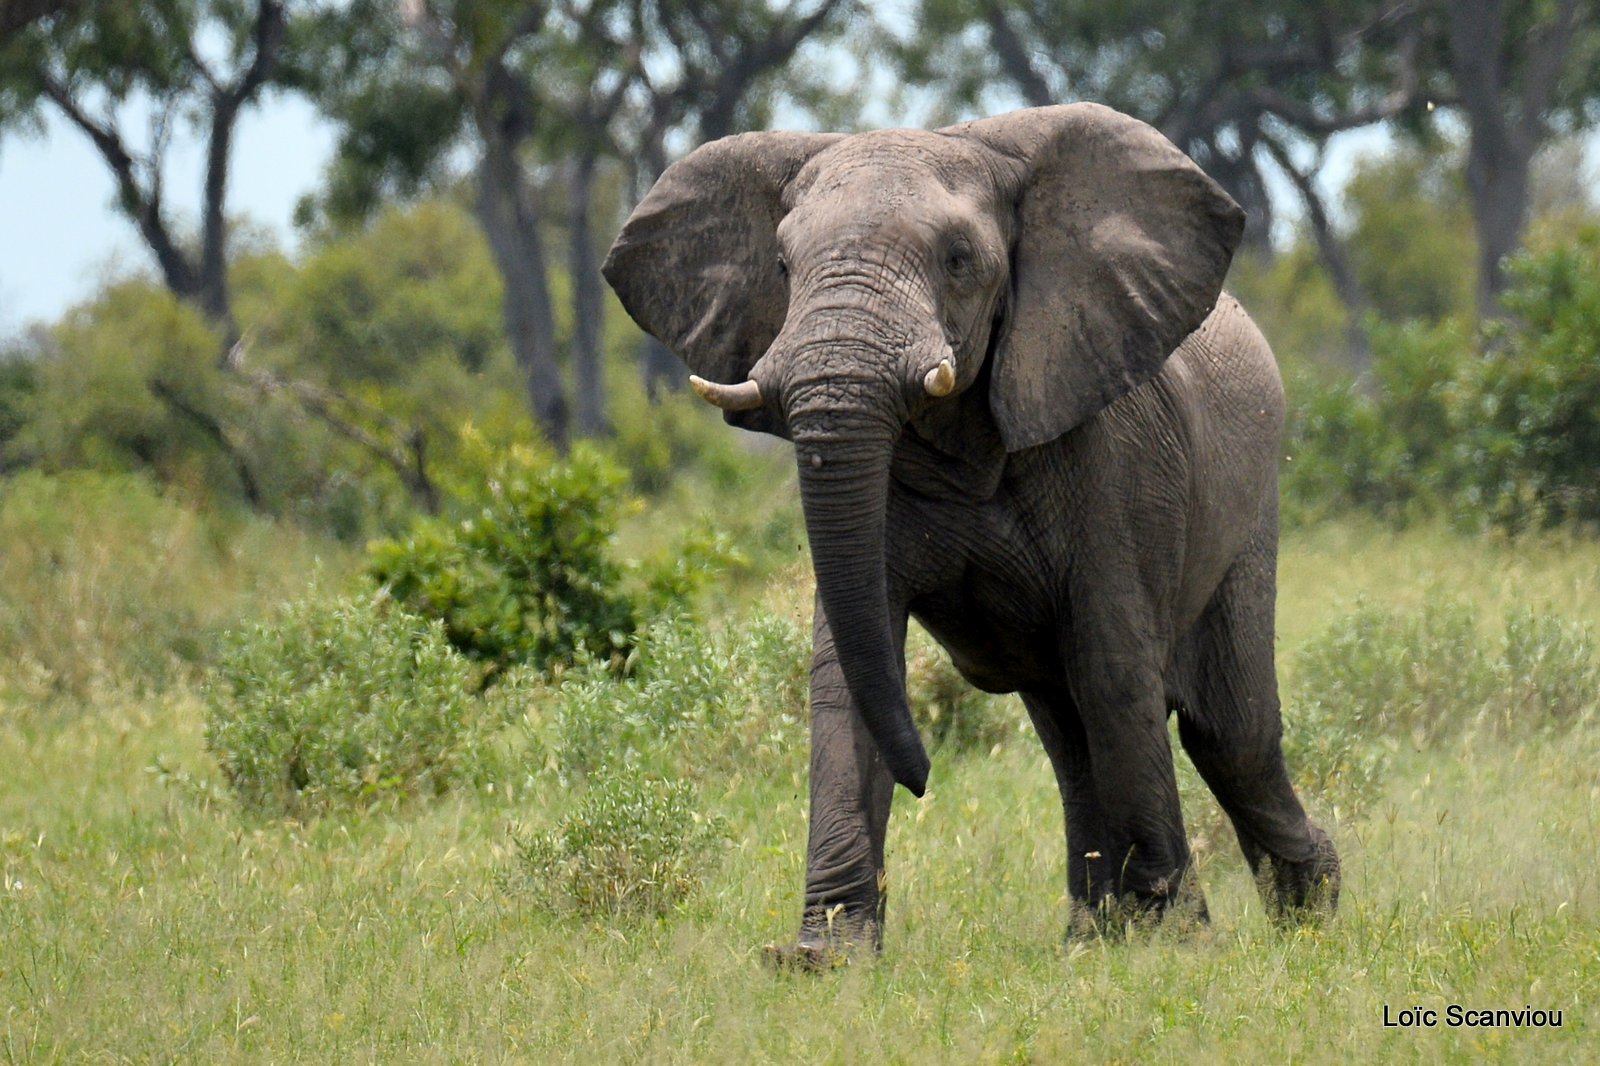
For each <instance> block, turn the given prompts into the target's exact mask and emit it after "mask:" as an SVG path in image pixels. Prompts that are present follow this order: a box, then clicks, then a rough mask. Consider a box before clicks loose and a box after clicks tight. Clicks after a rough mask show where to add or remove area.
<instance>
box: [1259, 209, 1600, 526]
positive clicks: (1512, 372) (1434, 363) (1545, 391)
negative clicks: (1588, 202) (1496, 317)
mask: <svg viewBox="0 0 1600 1066" xmlns="http://www.w3.org/2000/svg"><path fill="white" fill-rule="evenodd" d="M1510 273H1511V277H1512V285H1511V288H1510V289H1509V290H1508V292H1507V293H1506V296H1505V306H1506V308H1507V310H1508V311H1509V312H1510V313H1511V317H1510V318H1509V319H1508V320H1506V321H1503V322H1496V323H1492V324H1491V325H1490V326H1489V327H1488V328H1487V331H1486V333H1487V336H1486V338H1485V339H1486V341H1487V343H1484V342H1483V341H1481V340H1480V339H1478V338H1474V337H1472V336H1470V335H1469V333H1468V331H1467V330H1466V329H1465V328H1464V327H1463V326H1462V325H1461V324H1460V320H1451V319H1444V320H1440V321H1437V322H1431V323H1426V324H1424V323H1420V322H1412V323H1408V324H1405V325H1398V326H1397V325H1392V324H1385V323H1382V322H1377V323H1375V324H1374V326H1373V329H1372V341H1373V369H1372V376H1371V380H1370V382H1368V383H1366V384H1365V385H1364V386H1361V387H1358V386H1357V385H1356V384H1354V383H1350V382H1345V383H1335V384H1332V385H1330V384H1327V383H1324V382H1320V381H1318V380H1317V379H1316V378H1315V377H1313V376H1311V375H1309V374H1293V375H1291V376H1290V381H1289V398H1290V412H1289V425H1288V430H1287V433H1286V442H1285V453H1286V455H1287V460H1286V462H1285V463H1284V465H1283V471H1282V487H1283V499H1284V513H1285V515H1286V517H1287V518H1288V519H1289V520H1291V521H1294V520H1305V519H1315V518H1320V517H1322V516H1324V515H1326V514H1328V513H1330V512H1336V511H1339V510H1341V509H1345V508H1352V507H1353V508H1360V509H1363V510H1366V511H1369V512H1372V513H1374V514H1377V515H1380V516H1382V517H1384V518H1386V519H1389V520H1391V521H1396V522H1404V521H1406V520H1408V519H1410V518H1413V517H1416V516H1418V515H1422V514H1429V513H1438V512H1443V513H1446V514H1448V515H1449V516H1450V519H1451V521H1452V522H1453V523H1454V524H1455V525H1456V526H1458V527H1459V528H1461V529H1464V530H1467V531H1473V532H1476V531H1482V530H1485V529H1490V528H1493V529H1498V530H1501V531H1504V532H1507V533H1512V534H1515V533H1518V532H1521V531H1523V530H1526V529H1532V528H1539V527H1548V526H1554V525H1560V524H1563V523H1574V524H1578V525H1583V526H1587V527H1590V528H1600V226H1590V227H1588V228H1586V229H1583V230H1580V231H1579V232H1578V234H1577V235H1576V236H1575V237H1574V238H1573V239H1572V240H1571V241H1569V243H1567V244H1566V245H1564V246H1562V247H1560V248H1557V249H1555V250H1553V251H1549V252H1545V253H1542V254H1539V255H1534V256H1524V257H1522V258H1521V259H1519V260H1517V261H1515V262H1514V263H1513V264H1512V267H1511V271H1510Z"/></svg>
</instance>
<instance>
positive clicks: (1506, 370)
mask: <svg viewBox="0 0 1600 1066" xmlns="http://www.w3.org/2000/svg"><path fill="white" fill-rule="evenodd" d="M1510 273H1511V278H1512V284H1511V288H1510V290H1509V291H1508V292H1507V293H1506V296H1505V305H1506V309H1507V310H1508V311H1509V312H1510V313H1511V314H1512V315H1513V316H1514V317H1513V319H1512V323H1511V324H1510V325H1509V326H1508V327H1507V328H1506V332H1505V334H1504V335H1503V336H1502V337H1501V338H1498V339H1499V340H1501V341H1502V343H1500V344H1498V345H1495V346H1492V347H1491V351H1490V353H1489V354H1488V356H1487V357H1486V358H1485V359H1484V360H1483V361H1482V362H1481V363H1480V364H1479V365H1478V366H1476V367H1474V368H1473V373H1472V374H1471V375H1470V377H1468V378H1467V380H1466V382H1465V383H1464V384H1465V388H1464V392H1465V395H1464V397H1463V402H1462V405H1461V406H1462V411H1461V415H1460V422H1461V426H1460V433H1459V436H1458V444H1457V448H1458V450H1459V452H1460V462H1461V465H1462V467H1463V468H1464V469H1466V470H1468V471H1471V472H1472V474H1473V476H1472V477H1471V480H1470V481H1469V482H1468V483H1467V499H1468V501H1469V502H1470V503H1471V504H1472V505H1473V506H1474V507H1476V508H1479V509H1481V511H1482V513H1483V515H1484V517H1485V518H1486V519H1487V520H1488V521H1489V522H1492V523H1493V524H1494V525H1496V526H1498V527H1500V528H1502V529H1505V530H1507V531H1509V532H1516V531H1519V530H1522V529H1526V528H1530V527H1536V526H1552V525H1558V524H1561V523H1563V522H1576V523H1580V524H1583V525H1587V526H1590V527H1600V226H1589V227H1587V228H1585V229H1584V230H1581V231H1580V232H1579V233H1578V234H1577V235H1576V236H1575V238H1574V239H1573V240H1572V241H1570V242H1569V243H1568V244H1566V245H1565V246H1563V247H1560V248H1557V249H1554V250H1552V251H1550V252H1547V253H1544V254H1542V255H1538V256H1530V257H1524V258H1521V259H1519V260H1516V261H1515V262H1514V263H1513V265H1512V267H1511V271H1510Z"/></svg>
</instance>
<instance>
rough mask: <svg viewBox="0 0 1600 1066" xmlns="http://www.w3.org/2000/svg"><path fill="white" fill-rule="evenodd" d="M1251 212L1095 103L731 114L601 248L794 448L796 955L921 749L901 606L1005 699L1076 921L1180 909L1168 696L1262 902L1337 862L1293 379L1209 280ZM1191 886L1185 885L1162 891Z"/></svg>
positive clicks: (865, 871)
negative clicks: (805, 796) (1297, 474)
mask: <svg viewBox="0 0 1600 1066" xmlns="http://www.w3.org/2000/svg"><path fill="white" fill-rule="evenodd" d="M1242 227H1243V213H1242V212H1241V211H1240V210H1239V208H1238V206H1237V205H1236V204H1234V202H1233V201H1232V200H1231V199H1229V198H1228V196H1227V195H1226V194H1225V193H1224V192H1222V190H1221V189H1220V188H1218V187H1217V185H1216V184H1214V183H1213V182H1212V181H1211V179H1210V178H1208V177H1207V176H1206V175H1205V174H1204V173H1203V172H1202V171H1201V170H1200V169H1199V168H1198V167H1197V166H1195V164H1194V163H1193V162H1192V161H1191V160H1189V159H1188V158H1187V157H1186V156H1185V155H1183V153H1181V152H1180V151H1179V150H1178V149H1177V148H1175V147H1174V146H1173V145H1172V144H1171V143H1169V142H1168V141H1166V140H1165V139H1164V138H1163V137H1162V136H1161V135H1160V134H1158V133H1157V132H1156V131H1155V130H1153V129H1151V128H1150V127H1148V126H1146V125H1144V124H1143V123H1141V122H1138V121H1136V120H1134V119H1131V118H1129V117H1127V116H1125V115H1122V114H1119V113H1117V112H1115V111H1112V110H1110V109H1108V108H1104V107H1100V106H1097V105H1092V104H1074V105H1067V106H1059V107H1045V108H1036V109H1031V110H1024V111H1017V112H1013V113H1011V114H1007V115H1001V116H999V117H996V118H990V119H984V120H980V121H976V122H968V123H964V124H962V125H958V126H951V127H949V128H946V129H942V130H938V131H934V132H927V131H918V130H882V131H874V132H868V133H859V134H854V135H843V134H811V133H749V134H742V135H739V136H735V137H728V138H725V139H723V140H719V141H716V142H713V143H710V144H707V145H705V146H703V147H701V148H699V149H697V150H696V151H694V152H692V153H690V154H689V155H688V156H687V157H685V158H684V159H683V160H682V161H680V162H678V163H677V164H675V165H674V166H672V167H670V168H669V169H668V170H667V171H666V172H665V173H664V174H663V175H662V176H661V179H660V180H659V181H658V182H657V183H656V185H655V187H654V188H653V189H652V190H651V191H650V192H649V194H648V195H647V196H646V197H645V198H644V200H643V201H642V202H641V203H640V204H639V206H638V208H637V210H635V211H634V212H633V215H632V217H631V218H630V219H629V220H628V222H627V224H626V226H625V227H624V228H623V230H622V233H621V234H620V235H619V236H618V238H617V240H616V243H615V245H614V246H613V247H612V249H611V252H610V255H609V257H608V259H607V261H606V264H605V267H604V270H605V276H606V278H607V279H608V280H609V281H610V283H611V285H612V287H613V288H615V289H616V291H617V293H618V295H619V296H620V297H621V300H622V303H623V306H624V307H626V308H627V310H628V312H629V313H630V314H631V315H632V316H633V317H634V319H635V320H637V321H638V323H639V324H640V325H641V326H642V327H643V328H644V329H645V330H647V331H649V332H650V333H652V334H654V335H655V336H656V337H658V338H660V339H661V340H662V341H663V342H665V343H666V344H667V345H668V346H669V347H670V348H672V349H673V350H674V351H676V352H677V353H678V355H679V356H680V357H682V359H683V360H684V362H686V363H687V364H688V365H689V367H690V369H691V370H693V371H694V374H695V376H694V377H692V378H691V379H690V380H691V383H692V384H693V385H694V387H695V390H696V391H697V392H698V393H699V394H700V395H701V396H703V397H704V398H705V399H707V400H709V401H710V402H711V403H713V404H715V405H717V406H718V407H720V408H722V409H723V411H724V412H725V417H726V419H727V421H729V422H730V423H732V424H734V425H737V426H742V427H745V428H749V429H756V430H763V431H766V432H769V433H774V434H778V435H780V436H783V437H786V438H788V439H790V440H792V441H793V442H794V449H795V455H796V458H797V460H798V465H799V483H800V494H801V501H802V505H803V509H804V513H805V522H806V530H807V534H808V537H809V539H810V546H811V554H812V559H813V562H814V563H815V569H816V579H817V598H816V614H815V632H814V651H813V665H812V682H811V707H812V712H811V713H812V721H811V825H810V841H809V845H808V855H807V861H806V888H805V906H804V910H803V912H802V918H801V923H800V935H799V940H798V943H797V944H795V945H793V946H786V947H785V948H784V949H781V950H780V951H779V957H780V958H788V959H794V958H798V959H813V960H814V959H817V958H819V957H822V956H823V955H825V954H827V953H829V952H831V951H832V950H834V949H837V948H838V947H839V946H841V944H843V943H852V944H856V943H871V944H874V945H878V946H880V947H881V937H882V921H883V900H884V882H885V878H884V863H883V854H884V833H885V828H886V825H887V822H888V816H889V806H890V800H891V798H892V794H893V790H894V784H895V782H899V783H900V784H901V785H904V786H905V787H906V789H908V790H909V791H910V792H911V793H912V794H914V795H917V796H921V795H922V793H923V789H924V787H925V784H926V781H927V776H928V770H929V762H928V756H927V754H926V752H925V750H924V748H923V744H922V741H921V739H920V737H919V736H918V734H917V731H916V728H915V726H914V725H913V722H912V718H911V714H910V712H909V709H908V706H907V703H906V694H905V655H904V642H905V636H906V625H907V619H908V617H909V616H914V617H916V618H917V619H918V620H919V621H920V622H921V623H922V624H923V626H924V627H926V628H927V630H928V631H929V632H930V633H931V634H933V636H934V637H935V638H936V639H937V640H938V641H939V642H940V643H941V644H943V645H944V647H945V648H946V649H948V650H949V652H950V655H951V657H952V659H953V661H954V662H955V664H956V666H957V668H958V669H960V671H961V673H962V674H963V675H964V676H965V677H966V678H967V679H968V680H969V681H970V682H971V683H972V684H974V685H976V686H978V687H979V688H981V689H983V690H985V691H988V692H1018V693H1021V695H1022V699H1023V702H1024V703H1025V705H1026V707H1027V709H1028V713H1029V715H1030V716H1031V718H1032V721H1033V724H1034V726H1035V728H1036V729H1037V732H1038V735H1039V737H1040V739H1041V740H1042V741H1043V743H1044V746H1045V749H1046V751H1047V752H1048V753H1049V757H1050V760H1051V762H1052V764H1053V766H1054V770H1055V776H1056V780H1057V784H1058V785H1059V788H1060V791H1061V798H1062V803H1063V806H1064V808H1065V813H1066V824H1067V831H1066V837H1067V847H1068V863H1067V870H1068V889H1069V898H1070V900H1071V918H1070V925H1069V930H1071V931H1087V932H1094V931H1096V930H1099V931H1105V930H1110V929H1120V928H1122V927H1123V924H1124V923H1125V922H1126V921H1127V920H1129V919H1130V918H1135V917H1139V918H1143V917H1149V918H1159V917H1161V916H1162V915H1164V914H1170V913H1173V912H1174V911H1182V912H1184V913H1188V914H1192V915H1195V916H1197V917H1199V918H1201V919H1203V918H1204V917H1205V901H1204V897H1203V895H1202V893H1201V891H1200V889H1199V887H1198V885H1197V884H1196V882H1195V878H1194V877H1193V875H1192V869H1191V859H1190V852H1189V845H1188V840H1187V838H1186V836H1185V833H1184V826H1183V816H1182V813H1181V811H1180V809H1179V802H1178V791H1177V785H1176V782H1175V779H1174V775H1173V762H1172V750H1171V745H1170V744H1169V742H1168V734H1167V718H1168V715H1169V714H1172V713H1176V714H1177V715H1178V723H1179V734H1180V737H1181V739H1182V743H1183V746H1184V749H1185V750H1186V751H1187V752H1188V753H1189V755H1190V757H1191V758H1192V759H1193V761H1194V763H1195V765H1196V767H1198V769H1199V770H1200V773H1201V774H1202V776H1203V777H1204V779H1205V781H1206V783H1207V784H1208V786H1209V787H1210V788H1211V789H1212V790H1213V791H1214V792H1215V794H1216V796H1217V798H1218V800H1219V801H1220V802H1221V805H1222V807H1223V808H1224V809H1225V810H1226V811H1227V813H1228V815H1229V816H1230V818H1231V819H1232V821H1233V824H1234V826H1235V828H1236V829H1237V830H1238V836H1239V841H1240V843H1241V845H1242V847H1243V850H1244V854H1245V856H1246V858H1247V860H1248V861H1249V863H1250V865H1251V867H1252V868H1253V869H1255V871H1256V873H1257V877H1258V881H1259V882H1260V883H1261V885H1262V886H1263V892H1264V894H1265V895H1266V896H1267V897H1268V899H1269V902H1270V904H1271V905H1272V906H1273V907H1274V908H1275V909H1276V910H1277V912H1278V913H1280V914H1282V915H1288V916H1292V915H1300V914H1307V913H1314V912H1317V911H1320V910H1324V909H1331V908H1332V906H1333V904H1334V902H1335V900H1336V897H1337V892H1338V883H1339V863H1338V857H1337V854H1336V852H1335V850H1334V848H1333V846H1332V844H1331V842H1330V841H1329V839H1328V837H1327V835H1326V834H1325V833H1323V832H1322V830H1321V829H1319V828H1318V827H1317V826H1316V825H1314V824H1313V823H1311V822H1310V821H1309V820H1308V819H1307V817H1306V815H1305V812H1304V810H1303V809H1302V808H1301V805H1300V802H1299V800H1298V798H1297V797H1296V796H1295V793H1294V790H1293V788H1292V786H1291V785H1290V781H1289V777H1288V773H1287V771H1286V769H1285V766H1284V760H1283V755H1282V751H1281V748H1280V742H1279V741H1280V735H1281V732H1282V728H1281V724H1280V719H1279V708H1278V694H1277V683H1276V679H1275V676H1274V671H1273V610H1274V595H1275V584H1276V567H1277V480H1276V478H1277V475H1276V469H1277V463H1276V461H1277V457H1278V447H1279V437H1280V433H1281V429H1282V424H1283V412H1284V405H1283V392H1282V385H1281V382H1280V379H1279V376H1278V371H1277V367H1276V363H1275V361H1274V359H1273V356H1272V353H1271V350H1270V349H1269V348H1268V347H1267V344H1266V342H1265V341H1264V340H1263V339H1262V337H1261V334H1260V333H1259V332H1258V331H1257V330H1256V328H1255V326H1254V324H1253V323H1252V322H1251V321H1250V319H1249V317H1247V315H1246V314H1245V312H1244V311H1243V310H1242V309H1241V308H1240V307H1239V305H1238V304H1237V303H1236V302H1235V301H1234V300H1233V299H1232V298H1230V297H1229V296H1227V295H1225V294H1223V293H1222V292H1221V286H1222V281H1223V275H1224V274H1225V273H1226V271H1227V268H1228V264H1229V262H1230V260H1231V258H1232V255H1233V250H1234V248H1235V246H1236V245H1237V243H1238V240H1239V236H1240V232H1241V229H1242ZM1179 905H1181V906H1179Z"/></svg>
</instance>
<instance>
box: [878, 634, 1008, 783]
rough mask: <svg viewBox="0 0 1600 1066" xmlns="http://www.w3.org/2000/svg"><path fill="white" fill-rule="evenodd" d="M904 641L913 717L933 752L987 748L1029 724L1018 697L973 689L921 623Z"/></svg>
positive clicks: (907, 680)
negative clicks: (1017, 699) (927, 739)
mask: <svg viewBox="0 0 1600 1066" xmlns="http://www.w3.org/2000/svg"><path fill="white" fill-rule="evenodd" d="M906 645H907V646H906V695H907V697H908V699H909V700H910V703H911V717H912V719H913V720H914V721H915V722H916V723H917V729H918V731H919V732H921V733H922V735H923V736H925V737H927V738H929V740H930V741H931V742H932V747H933V749H934V750H935V751H943V750H948V751H950V752H952V753H955V754H966V753H968V752H979V753H982V752H988V751H991V750H993V748H994V747H995V745H997V744H1001V743H1004V742H1005V741H1006V740H1007V739H1008V738H1010V737H1013V736H1016V735H1017V733H1018V731H1019V730H1022V729H1024V728H1025V725H1024V722H1025V718H1026V715H1025V714H1024V713H1023V712H1022V711H1021V709H1020V707H1019V705H1018V702H1017V701H1016V700H1015V699H1012V698H1007V697H1003V696H991V695H990V694H989V693H987V692H981V691H979V690H978V689H976V688H973V687H972V685H971V684H969V683H968V682H967V679H966V678H964V677H962V676H961V673H960V671H958V670H957V669H956V668H955V664H954V663H952V662H951V661H950V656H949V654H948V653H947V652H946V651H945V650H944V649H943V648H941V647H939V645H938V644H936V643H934V641H933V639H932V638H931V637H929V636H928V635H927V634H926V633H924V632H923V631H922V630H921V628H920V627H919V628H914V629H913V630H912V635H911V636H910V637H909V638H908V640H907V642H906Z"/></svg>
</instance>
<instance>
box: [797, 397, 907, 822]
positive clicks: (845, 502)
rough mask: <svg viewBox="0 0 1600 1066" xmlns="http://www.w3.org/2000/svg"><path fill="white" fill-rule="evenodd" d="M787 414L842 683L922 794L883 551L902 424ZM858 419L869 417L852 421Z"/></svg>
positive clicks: (897, 774)
mask: <svg viewBox="0 0 1600 1066" xmlns="http://www.w3.org/2000/svg"><path fill="white" fill-rule="evenodd" d="M789 420H790V425H791V427H793V429H794V431H795V432H794V440H795V455H796V459H797V460H798V462H799V469H800V499H801V504H802V506H803V508H804V511H805V520H806V532H807V535H808V536H809V537H810V540H811V558H812V561H813V563H814V565H815V568H816V573H817V595H818V599H819V600H820V602H821V605H822V610H823V611H824V613H825V614H826V616H827V620H828V626H829V628H830V630H831V631H832V634H833V643H834V647H835V649H836V650H837V653H838V656H839V665H840V668H841V669H842V671H843V673H844V677H845V683H846V684H847V685H848V686H849V688H850V694H851V696H852V697H853V698H854V701H855V704H856V707H857V708H858V709H859V712H860V714H861V717H862V721H863V722H864V724H865V725H866V727H867V731H868V732H869V733H870V734H871V736H872V738H873V740H874V741H875V742H876V743H877V746H878V751H879V754H880V755H881V756H882V758H883V760H884V762H885V764H887V766H888V767H889V770H890V772H891V773H893V775H894V779H895V780H896V781H897V782H899V783H900V784H902V785H904V786H905V787H906V788H907V789H908V790H909V791H910V792H911V793H912V794H913V795H915V796H921V795H922V794H923V791H924V790H925V788H926V787H927V780H928V754H927V751H926V750H925V749H924V747H923V745H922V738H921V737H920V736H918V734H917V729H916V726H915V724H914V723H913V722H912V720H911V709H910V706H909V705H908V704H907V702H906V689H905V672H904V666H905V663H904V659H903V658H902V655H901V652H900V649H899V648H898V647H897V646H896V640H895V637H894V634H893V632H892V630H891V626H890V619H889V607H888V581H887V572H886V559H885V553H884V545H885V538H884V525H885V511H886V505H887V500H888V494H889V460H890V457H891V454H892V452H893V449H894V442H895V440H896V439H897V438H898V436H899V432H900V425H899V424H897V421H896V420H895V419H894V418H893V417H892V416H890V417H887V418H884V419H877V420H875V419H866V418H863V419H855V418H851V417H849V416H848V415H843V416H842V415H841V413H840V412H839V410H838V409H837V407H836V406H835V408H834V409H833V410H832V411H830V412H829V416H828V418H827V421H826V424H825V428H824V425H823V424H820V423H821V421H822V420H821V419H816V420H813V419H812V418H808V417H807V416H806V414H805V413H804V412H803V411H802V410H796V409H795V408H794V407H791V409H790V413H789ZM841 421H843V422H844V423H846V424H845V425H844V426H843V427H841ZM855 421H862V422H865V423H867V424H866V425H858V426H854V427H851V426H850V425H849V423H851V422H855Z"/></svg>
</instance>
